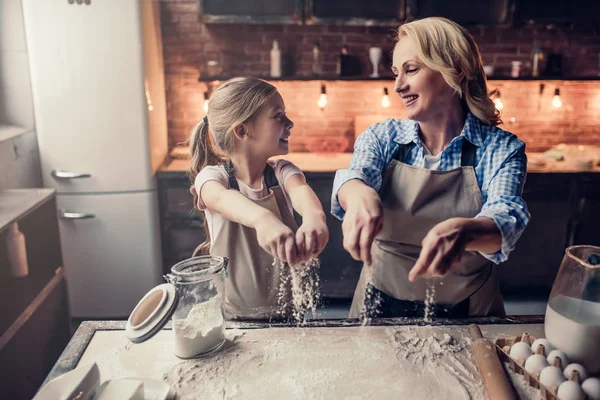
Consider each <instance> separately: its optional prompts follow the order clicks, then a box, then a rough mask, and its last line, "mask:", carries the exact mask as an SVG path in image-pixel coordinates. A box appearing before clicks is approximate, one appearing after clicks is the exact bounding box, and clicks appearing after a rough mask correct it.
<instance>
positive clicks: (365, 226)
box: [338, 180, 383, 266]
mask: <svg viewBox="0 0 600 400" xmlns="http://www.w3.org/2000/svg"><path fill="white" fill-rule="evenodd" d="M342 196H343V198H344V199H343V201H342V205H343V206H345V209H346V215H345V216H344V221H343V222H342V233H343V235H344V249H346V251H348V253H350V255H351V256H352V258H354V259H355V260H357V261H363V262H364V263H365V264H366V265H367V266H369V265H371V262H372V259H371V245H372V244H373V240H374V239H375V236H377V234H378V233H379V232H380V231H381V228H382V227H383V205H382V204H381V199H380V198H379V195H378V194H377V192H376V191H375V190H373V189H371V188H370V187H368V186H367V185H365V184H364V183H363V182H361V181H358V180H353V181H348V182H347V183H345V184H344V185H343V186H342V188H341V189H340V192H339V195H338V198H341V197H342Z"/></svg>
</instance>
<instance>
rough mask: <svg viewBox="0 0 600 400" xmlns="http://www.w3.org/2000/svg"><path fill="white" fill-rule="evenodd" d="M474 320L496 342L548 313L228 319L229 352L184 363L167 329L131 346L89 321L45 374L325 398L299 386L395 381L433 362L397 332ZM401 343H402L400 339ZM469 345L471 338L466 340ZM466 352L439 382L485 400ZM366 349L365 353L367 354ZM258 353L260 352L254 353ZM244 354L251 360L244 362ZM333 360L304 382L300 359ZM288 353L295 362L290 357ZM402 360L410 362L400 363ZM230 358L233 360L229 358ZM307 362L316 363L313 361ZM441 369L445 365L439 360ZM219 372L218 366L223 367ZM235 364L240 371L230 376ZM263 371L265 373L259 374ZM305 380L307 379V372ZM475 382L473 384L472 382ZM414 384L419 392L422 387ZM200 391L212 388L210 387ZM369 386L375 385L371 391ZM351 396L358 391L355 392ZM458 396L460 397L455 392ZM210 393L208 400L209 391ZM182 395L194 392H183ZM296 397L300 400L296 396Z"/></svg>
mask: <svg viewBox="0 0 600 400" xmlns="http://www.w3.org/2000/svg"><path fill="white" fill-rule="evenodd" d="M472 323H476V324H479V325H480V326H481V329H482V331H483V334H484V335H485V336H486V337H488V338H490V339H493V338H495V337H498V336H504V335H520V334H521V333H522V332H524V331H527V332H529V333H531V334H532V335H534V336H540V335H543V317H542V316H518V317H504V318H480V319H461V320H446V319H437V320H434V321H433V322H432V323H431V324H425V323H424V322H423V320H422V319H414V318H393V319H378V320H374V321H373V323H372V324H371V325H370V326H367V327H361V326H360V324H359V323H358V322H357V321H356V320H315V321H310V322H307V323H306V324H305V325H304V326H301V327H297V326H295V325H293V324H286V323H272V324H269V323H267V322H229V323H228V326H227V327H228V330H227V332H228V334H227V336H228V337H229V338H232V337H235V336H237V337H235V339H234V340H233V341H228V345H226V348H225V349H223V350H221V351H220V352H218V353H216V355H214V356H209V357H207V358H204V359H197V360H181V359H178V358H177V357H175V356H174V355H173V353H172V333H171V332H170V328H169V327H167V328H165V329H164V330H163V331H161V332H159V333H158V334H157V335H156V337H154V338H152V339H151V340H149V341H148V342H145V343H142V344H138V345H133V344H130V343H129V342H128V341H127V339H126V338H125V337H124V333H123V329H124V326H125V323H124V322H123V321H88V322H83V323H82V324H81V326H80V327H79V329H78V330H77V332H76V333H75V335H74V336H73V338H72V339H71V342H70V343H69V345H68V346H67V347H66V349H65V351H64V352H63V354H62V356H61V357H60V359H59V360H58V362H57V363H56V365H55V366H54V368H53V370H52V371H51V373H50V374H49V375H48V378H47V379H52V378H54V377H57V376H59V375H61V374H63V373H65V372H67V371H70V370H72V369H73V368H75V367H76V366H77V365H85V364H88V363H90V362H94V361H95V362H97V363H98V365H99V368H100V371H101V376H102V381H105V380H107V379H112V378H116V377H122V376H132V375H133V376H143V377H149V378H153V379H158V380H161V379H162V380H165V381H167V382H168V383H170V384H171V386H172V387H173V388H174V389H177V393H178V394H179V393H181V392H182V391H183V392H185V390H186V388H188V386H189V385H190V384H191V383H190V382H191V381H190V379H191V378H193V377H195V376H196V373H195V372H194V371H196V370H195V368H197V369H198V370H197V371H196V372H197V373H198V375H199V376H200V375H201V376H203V377H204V378H205V379H207V380H210V381H211V382H214V384H215V385H216V384H219V382H218V381H219V379H220V378H221V377H222V378H223V379H226V378H228V379H229V381H228V382H227V385H229V386H228V387H229V388H230V389H231V388H232V389H231V390H233V395H232V392H231V390H230V391H229V392H228V393H227V395H225V393H223V396H224V398H227V397H229V396H231V397H236V396H234V395H236V394H237V395H238V396H240V397H239V398H252V397H254V396H253V395H248V393H247V392H246V393H242V392H240V390H243V387H244V386H243V385H237V384H235V383H234V382H236V379H238V380H239V379H240V377H243V378H242V379H250V378H247V377H248V376H249V375H248V374H251V376H253V377H254V378H253V379H255V380H256V381H260V379H262V378H266V377H269V379H271V380H272V379H274V378H273V377H274V376H277V375H279V374H281V379H282V380H281V382H280V381H277V382H278V383H277V385H273V386H271V385H270V383H269V382H267V383H266V384H265V385H266V387H267V388H269V390H271V391H272V390H275V391H277V390H279V389H277V387H281V390H285V393H286V395H290V390H291V389H290V387H287V386H285V385H286V384H288V385H292V384H293V385H292V386H291V387H292V388H294V390H305V391H304V392H298V393H299V396H298V397H305V396H306V395H307V394H310V396H309V397H314V398H325V397H330V395H331V393H327V394H323V393H320V392H318V393H313V392H306V390H308V389H306V388H302V387H301V385H303V384H305V383H306V384H309V383H310V384H313V383H314V382H315V379H316V380H319V379H321V380H323V382H324V385H323V386H321V387H328V386H327V385H335V384H336V383H337V384H338V386H343V387H344V390H346V389H347V388H351V387H352V384H353V383H355V384H356V383H357V382H362V383H363V384H364V382H365V380H372V378H371V377H370V376H367V377H365V376H362V375H363V373H364V372H365V371H366V369H370V370H371V371H372V370H373V369H374V367H375V368H381V373H382V374H383V375H379V374H378V375H377V376H380V377H381V379H385V382H395V384H396V385H397V384H398V379H396V378H395V377H392V376H390V377H387V375H385V374H387V373H389V371H390V370H394V369H395V368H396V367H397V365H396V359H398V360H400V361H402V362H416V363H417V364H415V365H420V367H419V368H425V367H426V363H424V362H425V361H428V360H423V358H427V356H426V354H424V353H423V354H420V353H419V352H413V353H412V354H408V355H407V354H403V356H402V357H400V356H399V354H401V352H398V353H396V352H397V349H395V350H394V349H392V348H391V347H389V346H388V344H389V343H390V340H391V343H393V342H394V340H395V339H397V337H396V336H397V335H398V334H400V335H401V336H402V335H404V336H405V337H406V336H407V335H412V334H417V336H419V337H422V338H423V339H424V340H425V339H427V338H428V337H429V336H440V334H443V333H450V335H451V336H452V337H459V338H466V337H468V333H467V327H468V325H469V324H472ZM407 332H408V333H407ZM394 335H396V336H394ZM398 340H399V339H398ZM398 340H396V341H397V342H398ZM402 340H404V339H402ZM465 340H466V339H465ZM465 343H468V341H466V342H465ZM228 347H229V348H228ZM265 349H269V351H265ZM273 349H275V350H273ZM462 349H463V350H464V351H463V353H465V354H462V355H459V354H458V353H456V354H454V355H450V356H451V358H453V357H454V356H457V357H459V358H460V357H462V358H461V359H460V360H459V362H458V363H457V365H458V367H450V368H449V370H450V371H453V372H452V374H454V375H456V376H455V377H453V376H450V375H452V374H450V375H448V376H447V377H446V378H444V379H445V381H444V380H443V379H442V381H441V383H440V382H438V383H437V384H444V382H448V380H449V379H455V378H457V379H455V380H456V382H459V381H460V382H462V383H463V384H464V385H465V386H468V389H469V395H470V397H471V398H473V397H474V396H475V398H479V396H480V395H482V394H483V386H482V385H481V379H480V378H479V375H478V373H477V371H476V368H475V366H474V364H473V363H472V360H471V355H470V345H469V346H466V345H465V344H464V343H463V347H462ZM363 350H364V352H361V351H363ZM392 350H394V351H392ZM253 352H255V353H256V354H253ZM292 353H293V354H292ZM330 353H331V354H330ZM211 357H212V358H211ZM244 357H246V359H244V360H243V361H239V360H242V358H244ZM328 357H329V359H330V360H331V365H332V366H333V368H334V369H336V371H334V372H335V373H334V372H331V371H332V370H331V369H327V368H326V369H319V367H318V366H315V367H314V368H315V371H321V372H320V373H318V374H317V372H315V373H316V374H317V375H315V376H313V377H312V378H310V379H311V380H310V382H309V383H307V381H306V380H300V378H299V377H298V368H300V366H299V364H302V363H310V362H314V361H315V360H321V359H327V358H328ZM287 358H289V359H290V360H287ZM345 358H348V359H347V360H346V359H345ZM401 358H404V359H406V360H408V361H406V360H401ZM434 358H435V357H434ZM225 359H229V360H230V361H228V362H226V363H223V361H224V360H225ZM310 360H312V361H310ZM336 360H337V361H336ZM352 360H355V362H352ZM461 360H462V361H461ZM429 361H430V360H429ZM236 363H238V364H239V363H241V366H239V365H236ZM336 363H337V364H336ZM419 363H421V364H419ZM306 367H307V365H304V368H306ZM309 367H310V368H312V366H309ZM342 367H343V368H342ZM436 367H439V365H438V366H436ZM240 368H245V370H244V372H243V373H242V372H240V371H237V372H236V369H238V370H239V369H240ZM322 368H323V366H322ZM344 368H347V370H348V371H343V369H344ZM213 369H219V371H218V372H217V371H216V370H213ZM229 369H230V370H231V371H234V372H233V373H230V372H229V371H228V370H229ZM461 369H462V370H464V371H461ZM423 370H425V369H423ZM260 371H263V372H264V373H263V374H262V375H261V373H260ZM302 371H304V370H302ZM327 371H329V372H327ZM435 371H438V372H436V373H435V374H434V375H438V376H437V378H439V375H440V373H442V372H444V371H443V370H440V369H438V370H435ZM435 371H434V372H435ZM384 372H385V374H384ZM402 373H403V374H405V373H409V371H408V369H406V370H405V371H404V372H402ZM444 373H446V372H444ZM252 374H254V375H252ZM327 374H329V375H327ZM331 374H333V375H331ZM345 374H346V375H348V376H346V375H345ZM460 374H463V375H464V376H466V380H465V377H464V376H463V377H461V376H459V375H460ZM330 375H331V376H330ZM432 376H433V375H432ZM284 378H285V379H284ZM198 379H199V378H198ZM278 379H279V378H278ZM294 379H295V380H294ZM302 379H306V377H303V378H302ZM439 379H441V378H439ZM439 379H438V380H439ZM469 379H470V381H469V382H467V380H469ZM342 380H343V382H346V381H348V386H346V385H339V383H340V382H342ZM286 382H287V383H286ZM298 382H300V383H298ZM196 384H197V382H196ZM428 384H429V383H428ZM432 384H434V383H432ZM186 385H187V386H186ZM223 385H224V383H223ZM232 385H233V386H232ZM299 385H300V386H299ZM275 386H277V387H275ZM434 386H435V385H434ZM449 386H452V387H451V388H448V389H447V390H450V391H452V390H463V391H464V390H465V389H464V388H463V389H460V388H458V389H457V388H456V387H455V385H449ZM375 387H376V388H377V389H375V390H379V389H381V390H384V388H385V390H387V391H388V392H389V391H390V390H392V389H394V388H393V387H390V386H388V385H387V384H385V385H384V384H380V385H379V386H375ZM410 389H411V390H420V389H418V388H410ZM202 390H206V388H203V389H202ZM228 390H229V389H228ZM311 390H312V389H311ZM347 390H350V389H347ZM353 390H354V389H353ZM370 390H373V388H371V389H370ZM394 390H395V389H394ZM427 390H429V389H427ZM431 390H434V389H431ZM438 390H439V388H438ZM473 391H475V392H473ZM388 392H385V393H384V392H379V391H378V392H376V393H375V392H374V393H371V394H374V395H377V394H381V395H382V396H379V397H382V398H385V397H386V393H387V394H389V393H388ZM421 392H422V390H421V391H419V392H417V393H419V394H420V393H421ZM269 393H270V392H269ZM274 393H275V392H274ZM348 393H350V392H348ZM348 393H345V392H344V393H339V392H336V395H339V396H342V397H347V396H348ZM352 393H353V394H354V392H352ZM414 393H415V392H410V395H411V398H415V397H414V396H415V394H414ZM474 393H475V395H474ZM204 394H205V395H206V394H207V393H204ZM434 394H435V393H434ZM454 394H455V395H456V393H454ZM208 397H209V398H210V396H208ZM257 397H261V396H257ZM262 397H264V396H262ZM182 398H188V397H186V396H182ZM189 398H196V397H195V396H192V397H189ZM292 398H295V397H294V396H293V395H292ZM407 398H408V397H407ZM447 398H448V399H451V398H457V397H452V392H451V393H450V395H449V396H447ZM459 398H462V397H459Z"/></svg>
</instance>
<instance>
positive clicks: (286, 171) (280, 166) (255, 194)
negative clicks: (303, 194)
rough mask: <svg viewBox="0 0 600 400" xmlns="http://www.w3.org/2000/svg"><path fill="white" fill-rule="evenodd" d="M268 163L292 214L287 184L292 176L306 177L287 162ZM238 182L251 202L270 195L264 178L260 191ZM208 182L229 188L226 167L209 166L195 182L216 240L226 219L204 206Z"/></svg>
mask: <svg viewBox="0 0 600 400" xmlns="http://www.w3.org/2000/svg"><path fill="white" fill-rule="evenodd" d="M268 163H269V165H270V166H271V167H272V168H273V170H274V171H275V177H276V178H277V181H278V182H279V185H280V187H281V189H282V191H283V194H284V196H285V201H286V203H287V206H288V207H289V210H290V213H293V212H294V209H293V207H292V201H291V200H290V197H289V195H288V192H287V188H286V183H287V180H288V179H289V177H290V176H292V175H295V174H300V175H302V176H303V177H304V174H303V173H302V171H301V170H300V168H298V167H296V166H295V165H294V164H292V163H291V162H289V161H287V160H281V159H279V160H274V161H268ZM236 180H237V182H238V186H239V188H240V193H242V194H243V195H244V196H246V197H247V198H249V199H251V200H259V199H262V198H264V197H266V196H268V195H269V190H268V188H267V186H266V185H265V178H264V176H263V178H262V180H261V186H260V188H259V189H253V188H251V187H249V186H248V185H246V184H245V183H244V182H242V181H240V180H239V179H236ZM208 181H217V182H220V183H221V184H222V185H223V186H225V187H226V188H229V176H228V175H227V171H226V170H225V167H224V166H223V165H209V166H207V167H205V168H204V169H202V171H200V172H199V173H198V175H197V176H196V179H195V181H194V187H195V189H196V193H198V208H199V209H200V210H202V211H204V215H205V218H206V222H207V225H208V232H209V234H210V237H211V238H215V237H217V235H218V234H219V232H220V230H221V228H222V227H223V223H224V222H225V218H224V217H223V216H222V215H221V214H219V213H213V212H212V211H211V210H209V209H207V208H206V204H204V201H202V196H201V195H200V192H201V190H202V186H203V185H204V184H205V183H206V182H208Z"/></svg>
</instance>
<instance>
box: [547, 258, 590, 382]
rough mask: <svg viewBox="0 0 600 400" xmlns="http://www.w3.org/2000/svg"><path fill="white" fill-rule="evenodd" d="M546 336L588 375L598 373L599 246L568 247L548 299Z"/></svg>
mask: <svg viewBox="0 0 600 400" xmlns="http://www.w3.org/2000/svg"><path fill="white" fill-rule="evenodd" d="M544 331H545V334H546V339H548V340H549V341H550V343H551V344H552V345H553V346H554V347H556V348H558V349H559V350H562V351H564V352H565V353H566V354H567V356H569V359H570V360H571V361H573V362H577V363H580V364H582V365H583V366H584V367H585V368H586V369H587V371H588V372H589V373H590V374H596V373H598V372H600V357H599V356H598V355H599V354H600V247H596V246H571V247H569V248H567V249H566V250H565V256H564V257H563V260H562V263H561V265H560V269H559V271H558V274H557V275H556V279H555V281H554V285H553V286H552V292H551V293H550V298H549V299H548V305H547V307H546V318H545V322H544Z"/></svg>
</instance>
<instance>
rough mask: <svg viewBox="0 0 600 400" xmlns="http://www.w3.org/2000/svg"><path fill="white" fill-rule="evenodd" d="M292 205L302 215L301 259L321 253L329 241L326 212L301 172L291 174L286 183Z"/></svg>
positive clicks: (300, 234)
mask: <svg viewBox="0 0 600 400" xmlns="http://www.w3.org/2000/svg"><path fill="white" fill-rule="evenodd" d="M285 187H286V191H287V192H288V194H289V195H290V199H291V200H292V206H293V207H294V209H295V210H296V211H297V212H298V214H300V215H301V216H302V225H301V226H300V228H299V229H298V231H297V232H296V247H297V248H298V255H299V257H300V259H301V260H305V259H310V258H312V257H314V256H316V255H318V254H320V253H321V252H322V251H323V249H324V248H325V245H326V244H327V242H328V241H329V230H328V229H327V223H326V220H325V212H324V211H323V206H322V205H321V202H320V201H319V198H318V197H317V195H316V194H315V192H314V191H313V190H312V189H311V187H310V186H308V184H307V183H306V181H305V179H304V177H303V176H302V175H301V174H294V175H291V176H290V177H289V178H288V179H287V181H286V183H285Z"/></svg>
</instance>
